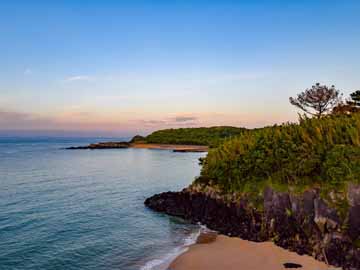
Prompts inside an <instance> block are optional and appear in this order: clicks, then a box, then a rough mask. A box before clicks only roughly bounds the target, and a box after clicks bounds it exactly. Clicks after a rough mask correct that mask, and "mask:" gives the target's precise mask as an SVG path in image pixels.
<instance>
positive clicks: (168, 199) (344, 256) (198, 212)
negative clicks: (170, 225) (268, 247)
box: [145, 185, 360, 270]
mask: <svg viewBox="0 0 360 270" xmlns="http://www.w3.org/2000/svg"><path fill="white" fill-rule="evenodd" d="M346 197H347V198H346V200H347V202H348V207H347V208H346V212H347V213H346V217H342V218H341V217H340V216H339V214H338V213H337V211H335V209H333V208H332V207H330V206H329V205H328V204H327V203H326V202H325V201H324V200H323V199H321V198H320V195H319V191H318V190H316V189H312V190H308V191H306V192H304V193H303V194H302V195H292V194H289V193H283V192H276V191H274V190H273V189H271V188H267V189H266V190H265V192H264V196H263V204H262V207H259V208H262V209H261V210H260V209H256V208H254V207H252V206H251V204H250V203H249V201H248V200H246V199H240V200H239V199H237V200H235V199H232V198H229V197H228V196H227V197H226V198H224V197H222V196H220V195H218V194H216V192H201V191H199V190H196V189H194V188H188V189H184V190H183V191H181V192H166V193H161V194H158V195H154V196H152V197H150V198H148V199H146V201H145V205H146V206H148V207H149V208H151V209H153V210H156V211H159V212H164V213H167V214H169V215H173V216H178V217H182V218H184V219H187V220H190V221H192V222H201V223H202V224H206V225H207V226H208V227H209V228H210V229H213V230H217V231H219V232H220V233H222V234H226V235H231V236H238V237H241V238H243V239H246V240H252V241H268V240H272V241H274V242H275V243H276V244H277V245H279V246H281V247H283V248H286V249H290V250H292V251H296V252H298V253H299V254H309V255H312V256H313V257H315V258H316V259H318V260H321V261H325V262H327V263H328V264H331V265H334V266H337V267H343V269H351V270H353V269H360V186H357V185H349V188H348V192H347V194H346Z"/></svg>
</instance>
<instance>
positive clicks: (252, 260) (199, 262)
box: [168, 232, 334, 270]
mask: <svg viewBox="0 0 360 270" xmlns="http://www.w3.org/2000/svg"><path fill="white" fill-rule="evenodd" d="M207 234H208V233H207V232H205V233H201V234H200V236H199V237H198V240H197V242H196V243H195V244H193V245H191V246H189V248H188V249H187V251H185V252H184V253H182V254H180V255H179V256H178V257H177V258H175V260H174V261H172V262H171V264H170V266H169V267H168V270H218V269H227V270H239V269H244V270H245V269H252V270H264V269H267V270H279V269H287V268H286V267H285V265H284V264H286V263H293V264H299V265H301V268H298V269H303V270H328V269H334V267H331V266H328V265H326V264H325V263H324V262H320V261H317V260H315V259H314V258H312V257H310V256H308V255H298V254H297V253H295V252H291V251H288V250H285V249H283V248H281V247H278V246H276V245H275V244H274V243H272V242H261V243H258V242H252V241H247V240H242V239H240V238H237V237H229V236H225V235H217V236H215V237H214V236H213V233H212V235H211V236H210V237H207V236H206V235H207ZM204 235H205V236H204ZM199 239H200V241H199ZM201 239H202V240H201ZM204 239H205V241H204Z"/></svg>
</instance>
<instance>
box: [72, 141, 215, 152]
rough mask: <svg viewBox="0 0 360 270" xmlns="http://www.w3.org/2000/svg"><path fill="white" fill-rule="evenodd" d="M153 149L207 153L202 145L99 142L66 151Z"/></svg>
mask: <svg viewBox="0 0 360 270" xmlns="http://www.w3.org/2000/svg"><path fill="white" fill-rule="evenodd" d="M127 148H138V149H155V150H170V151H174V152H184V153H186V152H199V153H201V152H207V151H208V150H209V147H208V146H204V145H186V144H160V143H140V142H139V143H129V142H99V143H92V144H89V145H85V146H71V147H67V148H65V149H67V150H100V149H127Z"/></svg>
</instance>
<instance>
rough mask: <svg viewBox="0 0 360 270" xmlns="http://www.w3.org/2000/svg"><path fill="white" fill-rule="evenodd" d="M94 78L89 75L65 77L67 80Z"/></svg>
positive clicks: (88, 79) (89, 79)
mask: <svg viewBox="0 0 360 270" xmlns="http://www.w3.org/2000/svg"><path fill="white" fill-rule="evenodd" d="M93 79H94V78H93V77H91V76H88V75H77V76H70V77H67V78H65V82H75V81H92V80H93Z"/></svg>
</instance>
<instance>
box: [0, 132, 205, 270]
mask: <svg viewBox="0 0 360 270" xmlns="http://www.w3.org/2000/svg"><path fill="white" fill-rule="evenodd" d="M103 140H104V139H98V138H97V139H94V138H72V139H64V138H0V269H5V270H13V269H14V270H15V269H21V270H29V269H67V270H71V269H90V270H91V269H97V270H101V269H120V270H151V269H156V270H157V269H164V267H166V265H167V264H168V263H169V262H170V261H171V260H173V259H174V258H175V257H176V256H177V255H178V254H180V253H181V252H183V251H184V250H185V249H186V247H187V246H188V245H189V244H191V243H193V242H194V241H195V239H196V235H197V234H198V233H199V230H200V226H199V225H193V224H189V223H187V222H185V221H183V220H181V219H178V218H173V217H168V216H166V215H163V214H160V213H156V212H153V211H151V210H149V209H147V208H146V207H145V206H144V204H143V202H144V200H145V198H147V197H149V196H151V195H153V194H155V193H159V192H164V191H169V190H173V191H176V190H181V189H182V188H184V187H186V186H187V185H189V184H190V183H191V182H192V180H193V179H194V177H196V176H197V175H199V172H200V166H199V165H198V159H199V158H200V157H203V156H204V155H205V154H204V153H174V152H172V151H167V150H149V149H111V150H110V149H109V150H64V149H63V148H64V147H68V146H78V145H86V144H88V143H91V142H97V141H103ZM117 140H121V139H117Z"/></svg>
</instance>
